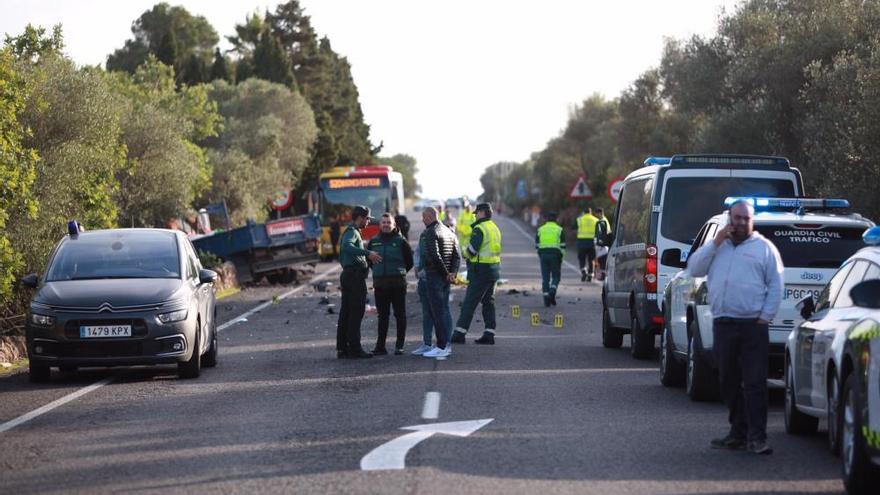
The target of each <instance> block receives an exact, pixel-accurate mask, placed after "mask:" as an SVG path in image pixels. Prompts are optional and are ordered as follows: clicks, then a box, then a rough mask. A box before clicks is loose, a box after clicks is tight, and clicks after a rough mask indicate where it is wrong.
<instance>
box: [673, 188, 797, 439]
mask: <svg viewBox="0 0 880 495" xmlns="http://www.w3.org/2000/svg"><path fill="white" fill-rule="evenodd" d="M754 214H755V210H754V208H753V207H752V205H751V204H750V203H749V202H748V201H746V200H739V201H735V202H734V203H733V204H732V205H731V206H730V210H729V211H728V215H729V223H728V224H727V225H726V226H724V227H723V228H721V229H720V230H719V231H718V234H717V235H716V236H715V242H710V243H708V244H705V245H704V246H703V247H701V248H700V249H698V250H697V251H696V252H695V253H693V254H692V255H691V257H690V258H689V259H688V265H687V270H688V272H689V273H690V274H691V275H692V276H694V277H702V276H707V285H708V287H709V303H710V305H711V307H712V316H713V318H714V320H713V325H712V334H713V336H714V342H715V347H714V350H715V360H716V362H717V364H718V377H719V381H720V386H721V398H722V399H723V400H724V404H725V405H727V409H728V410H729V412H730V414H729V416H728V421H729V422H730V432H729V433H728V434H727V436H725V437H723V438H718V439H715V440H712V443H711V445H712V447H713V448H716V449H728V450H743V449H748V450H749V452H753V453H755V454H770V453H772V452H773V449H772V448H771V447H770V445H769V444H768V443H767V366H768V359H769V356H768V352H769V347H770V337H769V326H770V322H771V321H772V320H773V318H774V317H775V316H776V312H777V311H778V310H779V303H780V302H781V301H782V288H783V280H782V273H783V269H784V267H783V265H782V259H781V258H780V256H779V251H778V250H777V249H776V246H774V245H773V244H772V243H771V242H770V241H768V240H767V239H766V238H765V237H764V236H762V235H761V234H759V233H758V232H755V231H754V224H753V217H754Z"/></svg>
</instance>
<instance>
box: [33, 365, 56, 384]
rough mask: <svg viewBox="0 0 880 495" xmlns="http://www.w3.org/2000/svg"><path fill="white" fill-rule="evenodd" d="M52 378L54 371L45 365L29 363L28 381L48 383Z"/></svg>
mask: <svg viewBox="0 0 880 495" xmlns="http://www.w3.org/2000/svg"><path fill="white" fill-rule="evenodd" d="M51 376H52V369H51V368H50V367H49V366H47V365H45V364H38V363H35V362H34V361H30V362H29V363H28V379H29V380H30V381H31V382H32V383H46V382H48V381H49V378H51Z"/></svg>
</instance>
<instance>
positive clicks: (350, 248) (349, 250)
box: [339, 224, 370, 269]
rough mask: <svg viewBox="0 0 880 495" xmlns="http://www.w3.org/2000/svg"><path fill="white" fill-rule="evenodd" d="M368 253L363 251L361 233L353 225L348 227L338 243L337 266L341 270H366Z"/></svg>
mask: <svg viewBox="0 0 880 495" xmlns="http://www.w3.org/2000/svg"><path fill="white" fill-rule="evenodd" d="M369 253H370V252H369V251H367V250H366V249H364V239H363V238H362V237H361V231H360V230H359V229H358V228H357V227H356V226H355V225H354V224H351V225H349V226H348V228H347V229H345V232H344V233H343V234H342V239H341V240H340V241H339V264H340V265H342V268H351V267H361V268H364V269H366V268H367V255H368V254H369Z"/></svg>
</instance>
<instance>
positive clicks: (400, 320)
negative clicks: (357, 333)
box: [376, 286, 406, 349]
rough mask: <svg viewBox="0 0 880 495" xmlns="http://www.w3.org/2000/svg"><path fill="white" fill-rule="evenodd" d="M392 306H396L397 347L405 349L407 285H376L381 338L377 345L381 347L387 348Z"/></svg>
mask: <svg viewBox="0 0 880 495" xmlns="http://www.w3.org/2000/svg"><path fill="white" fill-rule="evenodd" d="M392 307H393V308H394V320H395V323H396V324H397V341H396V342H395V347H396V348H397V349H403V344H404V341H405V340H406V286H403V287H384V288H382V287H376V311H377V312H378V313H379V338H378V339H377V340H376V347H377V348H379V349H384V348H385V339H386V338H387V337H388V325H389V323H390V320H391V308H392Z"/></svg>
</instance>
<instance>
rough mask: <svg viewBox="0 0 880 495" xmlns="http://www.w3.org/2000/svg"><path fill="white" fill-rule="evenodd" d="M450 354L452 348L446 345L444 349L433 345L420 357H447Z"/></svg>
mask: <svg viewBox="0 0 880 495" xmlns="http://www.w3.org/2000/svg"><path fill="white" fill-rule="evenodd" d="M450 354H452V349H450V348H449V346H447V347H446V349H441V348H439V347H434V348H433V349H431V350H430V351H428V352H426V353H424V354H422V357H426V358H447V357H449V355H450Z"/></svg>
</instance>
